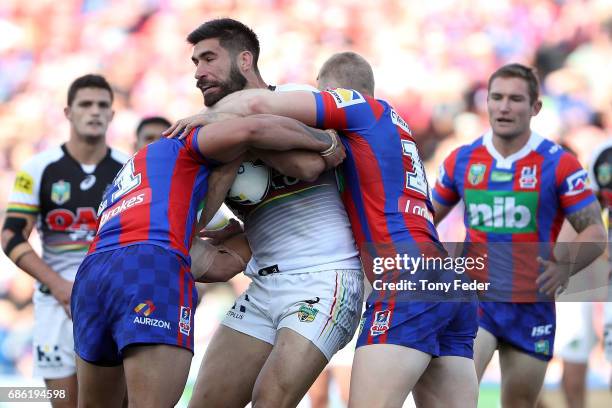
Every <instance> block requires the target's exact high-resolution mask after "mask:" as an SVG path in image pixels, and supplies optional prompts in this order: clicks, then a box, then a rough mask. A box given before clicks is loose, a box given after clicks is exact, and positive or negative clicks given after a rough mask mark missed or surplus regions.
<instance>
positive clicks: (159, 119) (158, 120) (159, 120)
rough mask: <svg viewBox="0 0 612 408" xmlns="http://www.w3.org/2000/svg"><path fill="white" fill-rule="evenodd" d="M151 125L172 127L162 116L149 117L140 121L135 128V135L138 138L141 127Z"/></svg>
mask: <svg viewBox="0 0 612 408" xmlns="http://www.w3.org/2000/svg"><path fill="white" fill-rule="evenodd" d="M152 124H156V125H163V126H165V127H170V126H171V125H172V123H170V121H169V120H168V119H166V118H164V117H162V116H150V117H147V118H144V119H142V120H141V121H140V123H139V124H138V127H136V135H137V136H138V134H139V133H140V131H141V130H142V128H143V127H145V126H147V125H152Z"/></svg>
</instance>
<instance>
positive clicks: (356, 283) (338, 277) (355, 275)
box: [222, 269, 363, 361]
mask: <svg viewBox="0 0 612 408" xmlns="http://www.w3.org/2000/svg"><path fill="white" fill-rule="evenodd" d="M252 279H253V282H251V284H250V285H249V287H248V289H247V290H246V291H245V292H244V293H243V294H242V295H240V296H239V297H238V299H236V303H235V304H234V306H232V308H231V309H230V310H229V311H228V312H227V315H226V317H225V319H224V320H223V322H222V324H224V325H225V326H227V327H230V328H232V329H234V330H237V331H239V332H241V333H244V334H248V335H249V336H252V337H255V338H257V339H259V340H262V341H265V342H266V343H270V344H274V343H275V341H276V333H277V331H278V330H279V329H281V328H283V327H287V328H290V329H292V330H294V331H295V332H297V333H299V334H300V335H302V336H304V337H305V338H307V339H308V340H310V341H311V342H312V343H313V344H314V345H315V346H316V347H317V348H318V349H319V350H321V352H322V353H323V354H324V355H325V357H326V358H327V360H328V361H329V360H330V359H331V357H332V356H333V355H334V354H335V353H336V352H337V351H338V350H339V349H341V348H342V347H344V346H345V345H346V344H347V343H348V342H349V341H350V340H351V338H352V337H353V334H354V333H355V330H356V329H357V325H358V324H359V319H360V316H361V305H362V302H363V273H362V272H361V270H353V269H349V270H329V271H322V272H309V273H300V274H283V273H274V274H271V275H267V276H253V277H252Z"/></svg>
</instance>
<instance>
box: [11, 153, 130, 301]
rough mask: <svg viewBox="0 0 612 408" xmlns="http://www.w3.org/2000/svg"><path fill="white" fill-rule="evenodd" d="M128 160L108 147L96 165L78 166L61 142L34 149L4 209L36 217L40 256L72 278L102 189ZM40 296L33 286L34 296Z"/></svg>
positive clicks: (84, 250) (93, 226)
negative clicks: (42, 150)
mask: <svg viewBox="0 0 612 408" xmlns="http://www.w3.org/2000/svg"><path fill="white" fill-rule="evenodd" d="M127 159H128V156H126V155H124V154H123V153H120V152H119V151H117V150H114V149H108V152H107V154H106V156H105V157H104V159H102V161H101V162H100V163H98V164H97V165H95V166H94V165H91V166H89V165H82V164H81V163H79V162H78V161H76V159H74V158H73V157H72V156H70V154H69V153H68V150H67V149H66V145H62V146H58V147H55V148H52V149H49V150H46V151H44V152H41V153H39V154H37V155H36V156H34V157H33V158H32V159H30V160H29V161H28V162H27V163H26V164H25V165H24V166H23V168H22V169H21V170H20V171H19V172H18V173H17V176H16V179H15V185H14V187H13V190H12V192H11V195H10V196H9V200H8V201H9V202H8V208H7V213H8V214H10V213H22V214H29V215H35V216H37V230H38V234H39V236H40V238H41V241H42V259H43V260H44V261H45V263H47V264H48V265H49V266H50V267H51V269H53V270H54V271H55V272H57V273H59V274H60V275H61V276H62V277H63V278H64V279H68V280H74V276H75V274H76V271H77V269H78V267H79V264H80V263H81V261H82V260H83V258H84V257H85V254H86V253H87V248H88V247H89V244H90V243H91V241H92V240H93V237H94V234H95V231H96V209H97V208H98V206H99V205H100V201H101V200H102V195H103V193H104V190H105V189H106V187H107V186H108V185H109V184H110V183H111V182H112V180H113V178H114V177H115V175H116V174H117V172H118V171H119V169H120V168H121V166H122V165H123V163H125V161H126V160H127ZM38 285H40V284H38ZM39 287H40V286H39ZM43 297H44V295H43V294H42V293H40V291H36V295H35V297H34V299H35V301H38V300H40V299H42V298H43Z"/></svg>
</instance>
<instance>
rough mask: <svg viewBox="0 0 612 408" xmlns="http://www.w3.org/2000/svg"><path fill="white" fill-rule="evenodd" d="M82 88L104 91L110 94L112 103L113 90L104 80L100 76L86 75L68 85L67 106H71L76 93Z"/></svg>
mask: <svg viewBox="0 0 612 408" xmlns="http://www.w3.org/2000/svg"><path fill="white" fill-rule="evenodd" d="M83 88H100V89H106V90H107V91H108V92H109V93H110V97H111V102H112V101H113V98H114V95H113V89H112V88H111V86H110V84H109V83H108V81H107V80H106V78H104V77H103V76H102V75H96V74H87V75H83V76H82V77H78V78H77V79H75V80H74V81H72V83H71V84H70V88H68V106H70V105H72V102H73V101H74V98H75V97H76V94H77V92H78V91H79V89H83Z"/></svg>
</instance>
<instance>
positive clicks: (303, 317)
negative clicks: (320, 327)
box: [297, 304, 319, 323]
mask: <svg viewBox="0 0 612 408" xmlns="http://www.w3.org/2000/svg"><path fill="white" fill-rule="evenodd" d="M317 313H319V311H318V310H317V309H315V308H314V307H312V305H311V304H305V305H302V306H300V309H299V310H298V313H297V317H298V320H299V321H300V322H303V323H310V322H313V321H314V319H315V317H317Z"/></svg>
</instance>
